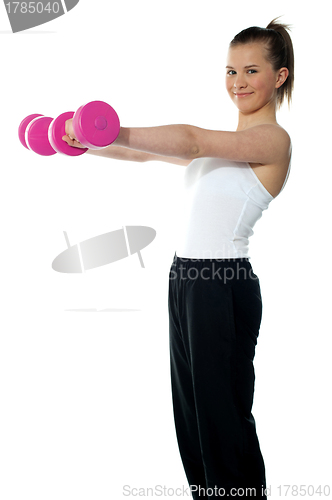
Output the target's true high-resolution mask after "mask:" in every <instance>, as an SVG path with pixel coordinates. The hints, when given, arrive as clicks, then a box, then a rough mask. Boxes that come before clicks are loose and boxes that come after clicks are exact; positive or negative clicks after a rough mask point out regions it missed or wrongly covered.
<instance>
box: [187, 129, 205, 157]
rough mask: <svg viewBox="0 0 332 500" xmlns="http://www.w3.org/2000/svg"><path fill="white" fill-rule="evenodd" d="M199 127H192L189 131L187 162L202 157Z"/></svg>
mask: <svg viewBox="0 0 332 500" xmlns="http://www.w3.org/2000/svg"><path fill="white" fill-rule="evenodd" d="M196 128H197V127H190V131H189V134H190V135H189V149H188V153H187V157H186V159H187V160H195V159H196V158H200V157H201V153H202V150H201V148H200V146H199V138H198V133H197V130H196Z"/></svg>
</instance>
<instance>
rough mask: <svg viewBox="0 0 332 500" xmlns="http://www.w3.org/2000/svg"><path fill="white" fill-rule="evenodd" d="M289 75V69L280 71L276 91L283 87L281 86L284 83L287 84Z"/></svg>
mask: <svg viewBox="0 0 332 500" xmlns="http://www.w3.org/2000/svg"><path fill="white" fill-rule="evenodd" d="M288 75H289V71H288V69H287V68H281V69H280V70H279V71H278V74H277V82H276V86H275V88H276V89H279V88H280V87H281V85H282V84H283V83H285V81H286V80H287V77H288Z"/></svg>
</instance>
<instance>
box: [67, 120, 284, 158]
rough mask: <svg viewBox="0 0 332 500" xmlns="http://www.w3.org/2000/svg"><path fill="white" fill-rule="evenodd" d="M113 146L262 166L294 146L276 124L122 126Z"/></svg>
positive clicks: (166, 155)
mask: <svg viewBox="0 0 332 500" xmlns="http://www.w3.org/2000/svg"><path fill="white" fill-rule="evenodd" d="M66 133H67V135H71V134H73V130H72V126H71V120H68V121H67V122H66ZM72 136H73V135H72ZM65 140H66V141H67V142H68V144H70V145H74V146H75V145H77V144H74V141H71V139H69V137H66V138H65ZM69 141H71V142H69ZM114 146H120V147H122V148H128V149H131V150H135V151H141V152H144V153H149V154H151V155H157V156H159V157H163V158H164V159H163V160H162V161H169V160H167V158H169V157H171V158H178V159H180V160H181V161H185V162H187V164H188V163H190V161H192V160H194V159H196V158H202V157H208V158H224V159H227V160H233V161H239V162H248V163H261V164H262V165H268V164H276V163H278V162H280V161H282V160H284V159H285V157H286V156H289V155H290V147H291V146H290V138H289V136H288V134H287V132H286V131H285V130H284V129H283V128H281V127H280V126H279V125H277V124H262V125H256V126H254V127H251V128H248V129H245V130H240V131H236V132H224V131H215V130H207V129H203V128H199V127H194V126H192V125H163V126H160V127H144V128H125V127H121V128H120V132H119V135H118V137H117V139H116V140H115V141H114V143H113V145H111V146H109V148H112V147H114ZM107 149H108V148H107ZM110 151H111V149H110ZM94 154H96V153H94ZM101 156H105V155H104V154H101ZM147 158H148V157H147ZM148 159H149V158H148ZM160 159H161V158H160ZM136 161H138V160H136ZM142 161H146V160H142ZM174 163H176V162H175V161H174Z"/></svg>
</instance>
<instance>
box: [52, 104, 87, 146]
mask: <svg viewBox="0 0 332 500" xmlns="http://www.w3.org/2000/svg"><path fill="white" fill-rule="evenodd" d="M73 116H74V112H73V111H67V112H66V113H62V114H61V115H59V116H58V117H57V118H54V120H53V121H52V123H51V124H50V126H49V129H48V140H49V141H50V143H51V145H52V147H53V148H54V149H55V151H56V152H57V153H61V154H64V155H68V156H79V155H82V154H83V153H86V151H87V150H88V149H87V148H84V149H83V148H76V147H75V146H69V144H67V143H66V142H65V141H63V140H62V137H63V136H64V135H66V131H65V126H66V120H70V118H73Z"/></svg>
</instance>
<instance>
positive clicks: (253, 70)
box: [248, 69, 257, 74]
mask: <svg viewBox="0 0 332 500" xmlns="http://www.w3.org/2000/svg"><path fill="white" fill-rule="evenodd" d="M250 71H252V72H253V73H257V71H256V70H255V69H249V71H248V73H250ZM250 74H251V73H250Z"/></svg>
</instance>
